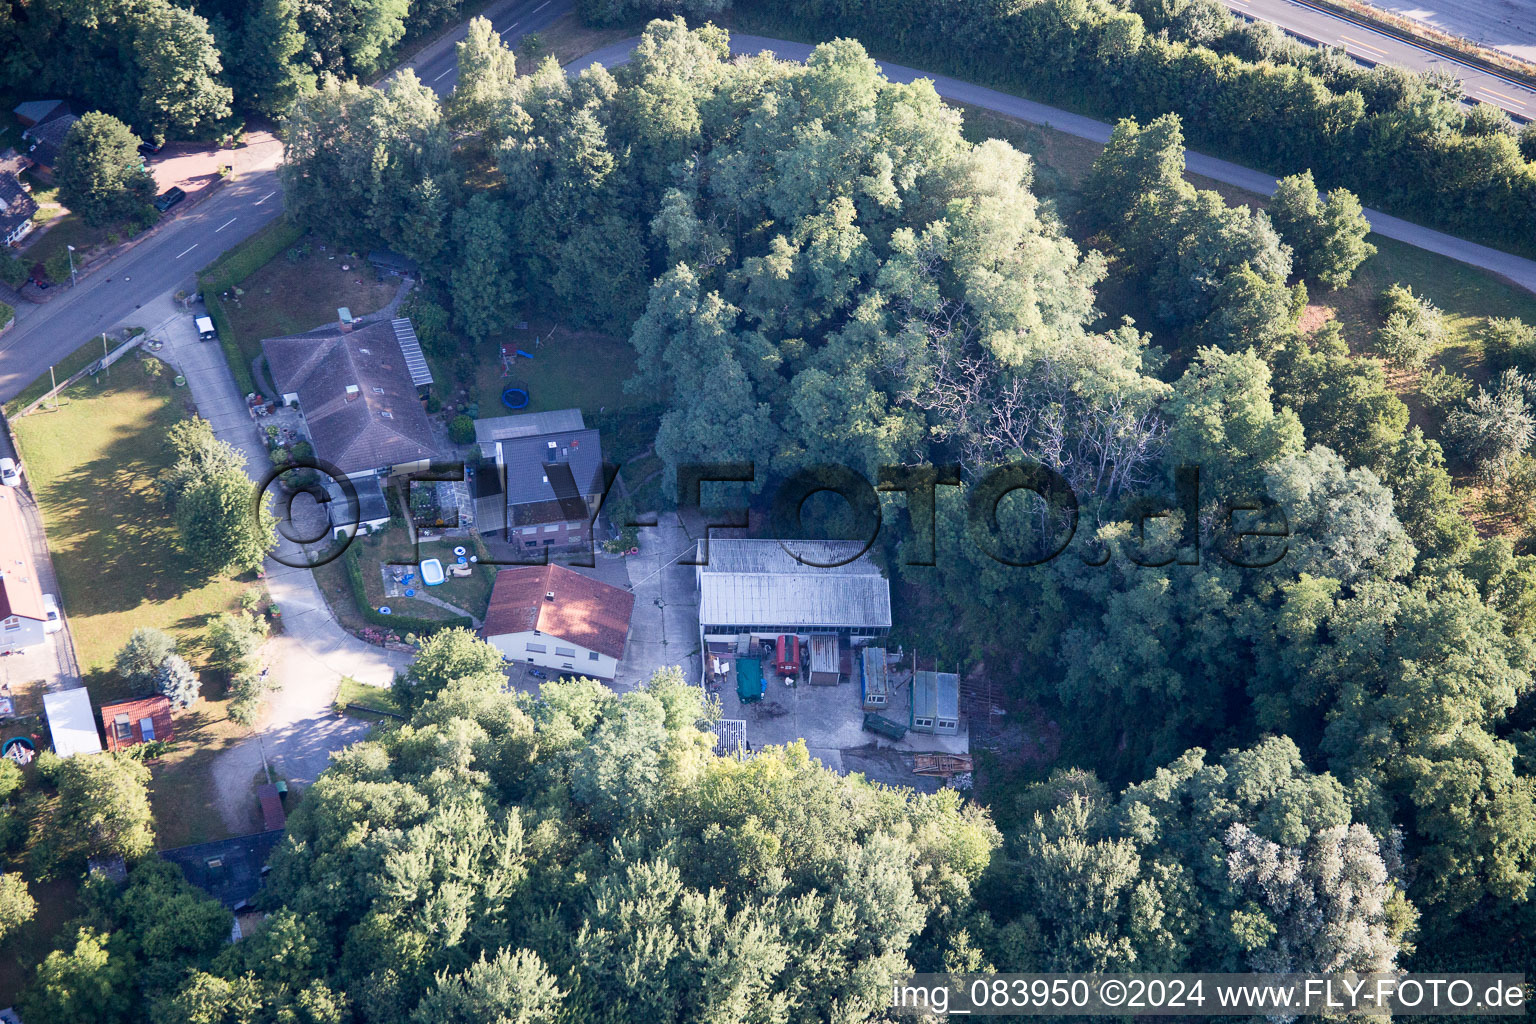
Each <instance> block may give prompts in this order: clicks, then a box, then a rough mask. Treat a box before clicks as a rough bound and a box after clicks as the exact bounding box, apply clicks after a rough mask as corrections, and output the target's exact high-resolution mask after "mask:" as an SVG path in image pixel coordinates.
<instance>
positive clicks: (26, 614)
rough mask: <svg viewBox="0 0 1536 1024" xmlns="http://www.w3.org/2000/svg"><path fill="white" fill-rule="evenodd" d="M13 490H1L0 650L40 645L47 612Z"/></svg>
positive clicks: (43, 637)
mask: <svg viewBox="0 0 1536 1024" xmlns="http://www.w3.org/2000/svg"><path fill="white" fill-rule="evenodd" d="M17 494H18V491H17V489H16V488H14V487H0V651H4V652H6V653H9V652H11V651H19V650H21V649H23V648H25V647H32V646H33V645H35V644H40V643H42V642H43V641H44V640H45V639H46V637H47V628H48V610H47V607H46V606H45V605H44V603H43V587H42V584H41V583H40V582H38V578H37V568H36V567H35V566H34V565H33V564H32V545H31V543H30V542H29V541H28V539H27V530H26V524H25V522H24V521H23V520H22V517H21V507H20V506H19V505H17V503H16V500H17V498H16V496H17Z"/></svg>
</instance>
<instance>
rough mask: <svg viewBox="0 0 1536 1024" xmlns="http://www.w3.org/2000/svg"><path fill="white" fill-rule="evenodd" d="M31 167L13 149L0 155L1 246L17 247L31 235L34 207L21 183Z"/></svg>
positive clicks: (35, 208) (31, 199) (25, 159)
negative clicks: (22, 173) (24, 172)
mask: <svg viewBox="0 0 1536 1024" xmlns="http://www.w3.org/2000/svg"><path fill="white" fill-rule="evenodd" d="M31 163H32V161H30V160H28V159H27V158H26V157H23V156H20V155H18V154H17V152H16V151H15V150H14V149H8V150H6V151H5V152H4V153H0V246H9V245H17V244H19V243H20V242H21V240H22V239H23V238H26V237H27V236H28V235H29V234H31V233H32V226H33V222H32V216H33V214H35V213H37V203H36V201H34V200H33V198H32V196H31V194H30V193H29V192H28V191H27V187H26V186H25V185H23V184H22V182H21V172H22V171H24V170H26V169H27V168H28V167H29V166H31Z"/></svg>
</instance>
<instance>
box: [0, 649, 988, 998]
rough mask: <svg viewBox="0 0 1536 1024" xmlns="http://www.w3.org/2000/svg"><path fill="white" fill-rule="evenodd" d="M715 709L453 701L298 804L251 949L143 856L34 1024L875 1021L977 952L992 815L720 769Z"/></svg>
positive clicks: (686, 701)
mask: <svg viewBox="0 0 1536 1024" xmlns="http://www.w3.org/2000/svg"><path fill="white" fill-rule="evenodd" d="M470 642H472V643H475V644H479V645H480V646H482V647H486V646H487V645H484V644H482V643H481V642H480V641H470ZM487 649H489V648H487ZM460 653H461V654H462V653H464V652H463V651H461V652H460ZM441 667H444V668H445V669H446V666H441ZM706 714H707V712H706V709H705V707H704V705H703V703H702V701H701V699H700V695H699V691H698V690H697V688H695V687H691V686H688V685H687V684H685V683H683V681H682V680H681V678H680V677H679V676H678V675H676V673H662V674H660V675H658V676H657V677H656V678H654V679H653V680H652V681H651V682H650V683H649V685H647V686H646V687H644V688H642V689H641V690H639V691H636V692H634V693H630V694H626V695H624V696H622V697H620V696H617V695H615V694H614V693H613V692H612V691H610V690H609V689H607V688H606V687H604V686H603V685H601V684H599V683H596V682H592V681H589V680H580V681H572V682H563V683H558V684H551V685H548V686H546V687H545V688H544V690H543V693H542V695H541V696H540V697H539V698H538V699H529V698H526V697H508V696H507V695H506V694H504V693H503V692H502V688H501V686H500V685H499V680H493V679H490V678H487V677H485V676H484V675H475V674H471V675H469V676H465V677H459V678H454V679H451V680H449V681H448V682H446V684H445V685H443V687H442V688H441V689H438V690H437V691H436V692H435V694H434V695H432V696H430V697H427V698H426V699H425V700H424V701H423V703H422V704H421V706H420V707H419V708H418V710H417V712H416V713H415V715H414V716H413V718H412V719H411V721H410V722H409V723H408V724H405V725H403V726H402V727H400V728H398V729H395V730H392V731H390V732H388V733H385V734H384V735H382V736H380V737H378V738H376V739H374V740H372V741H369V742H365V743H361V744H357V745H354V746H353V747H351V748H349V749H348V750H347V751H346V752H345V753H344V754H342V755H340V756H338V757H337V759H336V760H335V762H334V763H333V766H332V767H331V768H330V770H328V771H327V772H326V773H325V774H324V775H323V776H322V777H321V778H320V779H319V780H318V781H317V782H316V783H315V785H314V786H313V787H312V788H310V789H309V790H308V792H307V794H306V796H305V799H304V801H303V802H302V803H301V804H300V805H299V807H298V809H297V810H296V811H295V813H294V814H293V816H292V817H291V818H290V819H289V824H288V834H287V836H286V838H285V840H284V842H283V845H282V846H281V847H280V848H279V851H278V853H277V854H276V855H275V857H274V860H273V870H272V875H271V879H270V881H269V885H268V889H267V891H266V894H265V896H264V899H265V900H266V903H267V906H268V907H269V909H271V910H272V912H273V914H272V916H271V917H270V918H269V919H268V920H267V921H266V922H265V924H264V925H263V926H262V927H261V929H260V930H259V931H258V932H257V933H256V934H255V935H254V936H253V937H251V938H248V939H246V940H245V941H243V942H241V943H239V944H238V945H235V946H225V945H224V943H223V941H222V940H223V937H224V936H225V935H227V934H228V931H229V916H228V914H227V912H225V911H223V910H222V908H220V907H219V906H218V905H217V904H214V903H211V902H208V901H200V900H197V899H195V898H194V897H192V896H191V895H190V894H188V893H186V891H185V889H184V887H183V886H181V885H178V884H177V883H176V881H175V875H176V871H175V869H173V868H167V867H166V866H165V865H163V864H156V863H155V862H154V861H153V860H150V861H146V862H145V863H144V864H141V865H140V866H139V867H138V868H136V869H135V870H134V871H133V873H132V875H131V876H130V881H129V885H128V886H127V888H126V889H124V890H122V891H121V892H120V893H119V892H116V891H109V889H110V887H103V888H101V889H99V890H96V889H93V890H92V892H91V899H90V901H89V902H90V909H89V913H88V914H87V916H86V918H85V919H84V920H82V921H80V922H77V924H76V927H74V928H72V929H71V930H70V933H69V936H68V937H67V939H66V941H65V942H64V944H63V947H62V948H61V949H59V950H58V951H56V952H54V953H53V954H50V955H49V957H48V958H47V960H45V961H44V962H43V963H42V964H41V965H40V967H39V969H38V971H37V978H36V981H35V982H34V984H33V985H32V987H31V989H30V992H29V997H28V1001H27V1002H25V1003H23V1007H24V1008H25V1007H27V1006H30V1007H33V1008H34V1009H36V1010H38V1011H39V1015H38V1016H37V1018H36V1019H39V1020H52V1021H66V1022H67V1021H74V1020H84V1019H87V1018H86V1016H85V1013H86V1012H87V1011H88V1012H89V1013H90V1014H92V1016H90V1017H89V1019H90V1020H91V1021H93V1024H116V1022H119V1021H127V1020H144V1019H150V1020H155V1021H164V1022H167V1024H169V1022H173V1021H174V1022H177V1024H184V1022H196V1024H216V1022H232V1021H237V1020H239V1021H252V1022H255V1021H261V1022H267V1021H294V1022H311V1024H320V1022H325V1024H341V1022H343V1021H354V1020H355V1021H374V1022H385V1021H390V1022H395V1021H398V1022H402V1024H416V1022H427V1021H431V1022H442V1021H452V1022H464V1024H483V1022H485V1021H495V1020H509V1021H511V1020H516V1021H527V1022H556V1021H573V1022H574V1021H640V1020H645V1021H657V1022H660V1021H677V1022H683V1021H701V1020H718V1021H741V1020H761V1019H772V1020H782V1021H826V1020H845V1021H861V1020H867V1019H869V1018H870V1017H871V1016H873V1015H875V1014H876V1013H877V1011H878V1010H879V1009H880V1008H881V1007H882V1006H883V1005H884V1003H885V1002H886V998H887V995H886V985H887V984H888V982H889V979H890V978H891V977H892V975H893V974H895V973H896V972H899V971H901V970H903V969H908V966H909V961H908V956H909V953H908V951H909V949H914V948H929V949H932V950H935V951H941V950H944V949H951V948H958V947H961V946H963V945H964V943H965V941H966V940H965V938H964V935H963V928H962V927H961V926H960V922H961V921H962V920H964V919H965V918H966V916H967V915H968V914H969V913H970V908H971V897H970V893H971V889H972V886H973V884H974V883H975V882H976V880H977V879H978V878H979V877H980V875H981V873H982V871H983V870H984V869H985V868H986V866H987V864H988V862H989V858H990V856H991V853H992V850H993V849H994V847H995V846H996V845H997V842H998V837H997V834H996V831H995V830H994V829H993V828H992V826H991V825H990V823H989V822H988V821H987V819H986V817H985V815H984V813H982V812H980V811H978V810H977V809H975V808H974V807H968V806H966V805H965V804H964V803H963V802H962V801H961V800H960V798H959V797H958V795H957V794H955V793H953V792H946V793H941V794H938V795H935V796H920V795H916V794H913V793H912V792H910V791H907V790H901V789H887V788H882V787H877V786H874V785H871V784H869V783H867V782H864V781H863V780H862V779H859V778H857V777H844V776H840V775H837V774H836V773H834V772H831V771H828V770H826V769H824V768H822V767H821V766H820V765H819V764H817V763H816V762H815V761H813V760H811V759H810V758H809V757H808V756H807V754H806V752H805V750H804V748H803V747H798V746H797V747H791V748H789V749H783V750H771V751H766V752H764V753H763V754H762V755H761V756H758V757H755V758H752V759H749V760H745V761H742V760H736V759H732V758H720V757H717V756H716V755H715V754H714V753H713V751H712V750H711V747H712V744H713V738H712V736H711V735H710V734H709V733H707V732H704V731H701V728H700V727H701V725H704V724H706ZM91 760H94V759H91ZM173 922H174V924H173ZM930 960H931V962H932V963H939V962H942V960H941V958H940V956H939V953H938V952H935V953H933V954H931V955H930ZM141 1011H142V1012H141ZM24 1012H25V1011H24Z"/></svg>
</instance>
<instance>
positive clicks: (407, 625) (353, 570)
mask: <svg viewBox="0 0 1536 1024" xmlns="http://www.w3.org/2000/svg"><path fill="white" fill-rule="evenodd" d="M341 557H342V558H343V559H345V561H346V563H347V582H348V583H350V584H351V586H352V601H353V603H354V604H356V605H357V611H358V614H359V615H361V616H362V617H363V620H364V621H365V622H367V623H368V624H369V625H373V626H380V627H382V628H385V629H388V630H389V631H390V632H392V633H399V634H401V635H402V636H403V635H405V634H406V633H415V634H416V635H418V636H426V635H427V634H429V633H436V632H437V631H438V630H442V629H473V628H474V625H475V622H474V620H473V619H471V618H470V617H469V616H467V615H455V616H454V617H452V618H448V619H419V618H416V617H414V616H410V615H380V614H379V611H378V609H377V608H375V607H373V605H372V604H370V603H369V601H368V591H367V588H366V587H364V586H363V566H362V556H360V555H359V554H358V552H357V545H356V544H352V545H349V546H348V547H347V553H346V554H344V555H342V556H341Z"/></svg>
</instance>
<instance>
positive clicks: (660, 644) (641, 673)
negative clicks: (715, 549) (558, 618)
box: [613, 513, 699, 693]
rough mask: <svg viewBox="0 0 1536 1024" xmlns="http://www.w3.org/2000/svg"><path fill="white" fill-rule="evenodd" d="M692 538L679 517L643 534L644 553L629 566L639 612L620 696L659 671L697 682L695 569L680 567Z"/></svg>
mask: <svg viewBox="0 0 1536 1024" xmlns="http://www.w3.org/2000/svg"><path fill="white" fill-rule="evenodd" d="M693 549H694V542H693V538H691V537H689V536H688V533H687V531H686V530H684V529H683V526H682V523H681V522H679V521H678V518H677V515H676V514H675V513H666V514H664V515H661V516H658V517H657V525H655V526H648V527H645V528H643V529H641V531H640V553H639V554H637V555H630V556H629V558H628V559H626V561H627V562H628V566H627V568H628V569H629V580H630V588H631V589H632V590H633V591H634V594H635V610H634V612H633V614H632V615H631V616H630V620H629V643H628V644H626V645H625V648H624V660H623V661H622V662H620V663H619V672H618V676H617V678H615V679H614V681H613V684H614V689H616V690H618V691H620V692H621V693H622V692H624V691H626V690H633V689H634V688H635V687H637V686H639V685H640V684H642V683H644V682H645V681H646V680H647V679H649V678H651V676H652V675H653V674H654V673H655V672H656V670H657V669H659V668H667V667H670V666H673V665H677V666H680V667H681V668H682V670H683V678H684V679H687V680H688V681H689V682H691V683H697V682H698V681H699V594H698V588H697V586H696V584H695V580H694V567H693V566H691V565H680V564H679V559H680V558H689V557H692V554H693Z"/></svg>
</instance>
